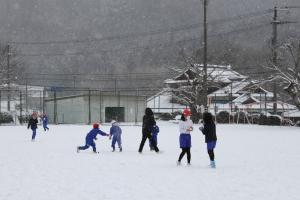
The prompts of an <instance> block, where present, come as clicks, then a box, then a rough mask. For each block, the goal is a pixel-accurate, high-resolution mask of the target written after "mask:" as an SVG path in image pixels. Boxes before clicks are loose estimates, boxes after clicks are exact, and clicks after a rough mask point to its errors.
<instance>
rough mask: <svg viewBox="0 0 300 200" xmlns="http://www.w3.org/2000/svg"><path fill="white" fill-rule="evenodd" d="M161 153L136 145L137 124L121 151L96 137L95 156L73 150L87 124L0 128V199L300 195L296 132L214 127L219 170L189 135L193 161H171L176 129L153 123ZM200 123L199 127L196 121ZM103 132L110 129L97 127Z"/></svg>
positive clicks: (290, 198) (238, 199)
mask: <svg viewBox="0 0 300 200" xmlns="http://www.w3.org/2000/svg"><path fill="white" fill-rule="evenodd" d="M158 124H159V125H160V129H161V132H160V133H159V137H158V141H159V148H160V149H161V150H162V151H163V152H162V153H160V154H156V153H154V152H150V151H149V146H148V142H147V143H146V145H145V147H144V151H143V154H138V152H137V149H138V146H139V142H140V140H141V127H139V126H122V129H123V138H122V139H123V148H124V152H122V153H119V152H114V153H113V152H111V148H110V140H108V138H107V137H102V136H98V140H97V149H98V151H100V153H99V154H92V153H91V151H92V150H91V149H89V150H87V151H82V152H81V153H79V154H78V153H76V151H75V149H76V146H78V145H83V144H84V138H85V135H86V133H87V132H88V131H89V130H90V129H91V127H90V126H77V125H62V126H51V125H50V126H49V127H50V132H48V133H46V134H45V133H44V132H43V131H42V128H41V127H39V129H38V134H37V138H36V141H35V142H31V141H30V138H31V131H30V130H27V129H26V127H25V126H2V127H1V126H0V199H1V200H46V199H47V200H77V199H78V200H85V199H87V200H95V199H99V200H105V199H115V200H127V199H128V200H134V199H137V200H141V199H147V200H148V199H159V200H160V199H166V200H176V199H180V200H185V199H189V200H191V199H195V200H196V199H197V200H199V199H205V200H210V199H213V200H245V199H247V200H248V199H249V200H250V199H251V200H254V199H255V200H260V199H261V200H271V199H278V200H283V199H285V200H294V199H295V200H296V199H300V145H299V144H300V129H299V128H295V127H265V126H249V125H218V126H217V134H218V144H217V148H216V151H215V154H216V164H217V168H216V169H211V168H209V167H208V164H209V159H208V155H207V153H206V146H205V143H204V138H203V136H202V135H201V134H200V132H199V131H198V129H197V128H195V130H194V132H193V133H192V134H193V135H192V145H193V147H192V165H191V166H186V164H185V162H186V157H184V159H183V161H184V162H183V163H184V164H183V165H182V166H176V163H175V162H176V160H177V158H178V155H179V153H180V149H179V147H178V136H179V133H178V127H177V125H176V124H171V123H162V122H161V123H158ZM196 127H197V126H196ZM101 129H102V130H104V131H108V130H109V126H103V127H101Z"/></svg>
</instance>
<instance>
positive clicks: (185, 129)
mask: <svg viewBox="0 0 300 200" xmlns="http://www.w3.org/2000/svg"><path fill="white" fill-rule="evenodd" d="M190 116H191V112H190V111H189V110H188V109H185V110H184V111H183V114H182V115H181V121H180V122H179V132H180V136H179V143H180V148H181V149H182V152H181V153H180V155H179V158H178V161H177V165H180V164H181V159H182V158H183V156H184V155H185V154H187V164H188V165H190V164H191V146H192V142H191V133H190V132H191V131H193V122H192V120H191V119H190Z"/></svg>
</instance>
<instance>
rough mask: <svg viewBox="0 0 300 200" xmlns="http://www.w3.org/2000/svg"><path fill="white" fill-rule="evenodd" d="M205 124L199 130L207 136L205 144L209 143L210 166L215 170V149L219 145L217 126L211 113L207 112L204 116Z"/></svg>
mask: <svg viewBox="0 0 300 200" xmlns="http://www.w3.org/2000/svg"><path fill="white" fill-rule="evenodd" d="M203 123H204V126H203V127H200V128H199V129H200V130H201V131H202V133H203V135H205V142H206V143H207V153H208V155H209V158H210V166H211V167H212V168H215V167H216V163H215V154H214V148H215V147H216V143H217V134H216V125H215V123H214V120H213V116H212V114H211V113H208V112H206V113H204V114H203Z"/></svg>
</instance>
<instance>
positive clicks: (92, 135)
mask: <svg viewBox="0 0 300 200" xmlns="http://www.w3.org/2000/svg"><path fill="white" fill-rule="evenodd" d="M98 134H99V135H102V136H109V134H107V133H104V132H103V131H101V130H100V129H99V124H97V123H95V124H93V129H92V130H91V131H90V132H89V133H88V134H87V135H86V137H85V145H84V146H79V147H77V153H79V151H80V150H85V149H88V148H89V147H90V146H91V147H92V148H93V152H94V153H99V152H97V151H96V143H95V142H94V140H97V135H98Z"/></svg>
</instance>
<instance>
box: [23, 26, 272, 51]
mask: <svg viewBox="0 0 300 200" xmlns="http://www.w3.org/2000/svg"><path fill="white" fill-rule="evenodd" d="M266 25H268V24H267V23H263V24H259V25H255V26H248V27H245V28H240V29H236V30H232V31H228V32H225V33H215V34H209V35H208V36H207V37H208V38H212V37H218V36H223V37H224V36H226V35H232V34H241V33H243V32H245V31H255V30H257V29H260V28H266ZM200 39H202V37H195V38H190V39H184V40H180V41H176V43H180V42H191V41H199V40H200ZM157 41H158V40H157ZM158 46H164V47H171V46H176V44H173V43H170V42H166V43H159V44H153V45H147V46H144V45H142V46H136V47H131V48H118V49H110V50H97V52H74V53H45V54H43V53H38V54H18V55H19V56H24V57H27V56H28V57H39V56H42V57H56V56H78V55H86V56H88V55H99V54H105V53H108V52H116V51H127V52H129V50H131V51H135V50H141V49H147V48H151V47H158Z"/></svg>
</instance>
